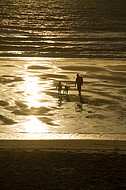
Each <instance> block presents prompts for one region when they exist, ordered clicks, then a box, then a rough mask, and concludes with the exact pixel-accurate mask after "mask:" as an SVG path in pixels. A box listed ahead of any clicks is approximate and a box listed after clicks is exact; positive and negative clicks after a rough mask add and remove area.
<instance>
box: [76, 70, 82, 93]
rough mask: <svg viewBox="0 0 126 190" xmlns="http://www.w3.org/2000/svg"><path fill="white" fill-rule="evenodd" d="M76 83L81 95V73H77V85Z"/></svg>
mask: <svg viewBox="0 0 126 190" xmlns="http://www.w3.org/2000/svg"><path fill="white" fill-rule="evenodd" d="M76 84H77V90H78V92H79V96H81V85H83V78H82V77H80V76H79V74H77V78H76V82H75V86H76Z"/></svg>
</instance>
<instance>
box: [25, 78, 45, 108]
mask: <svg viewBox="0 0 126 190" xmlns="http://www.w3.org/2000/svg"><path fill="white" fill-rule="evenodd" d="M38 83H39V80H38V77H33V76H26V77H25V86H26V89H25V96H26V102H27V105H28V106H29V107H32V106H33V107H39V106H40V102H39V100H40V99H41V97H42V94H41V93H40V92H41V90H42V89H41V87H40V86H39V85H38Z"/></svg>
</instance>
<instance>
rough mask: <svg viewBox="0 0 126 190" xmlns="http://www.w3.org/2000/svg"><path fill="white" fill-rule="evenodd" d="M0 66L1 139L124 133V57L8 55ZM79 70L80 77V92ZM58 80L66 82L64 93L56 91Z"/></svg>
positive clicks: (125, 124) (125, 120) (125, 116)
mask: <svg viewBox="0 0 126 190" xmlns="http://www.w3.org/2000/svg"><path fill="white" fill-rule="evenodd" d="M0 68H1V70H0V74H1V76H0V88H1V91H2V94H1V99H0V108H1V113H0V128H1V134H0V135H1V136H0V138H1V139H25V138H26V139H27V138H28V139H32V138H33V139H35V138H37V139H38V138H39V139H42V138H43V136H44V135H47V134H49V135H50V134H53V135H56V134H63V135H64V134H70V135H73V134H75V135H80V134H81V135H82V134H92V135H93V134H99V135H102V134H120V138H121V134H122V135H125V134H126V128H125V126H126V101H125V100H126V99H125V92H126V85H125V81H126V75H125V74H126V65H125V61H116V60H113V61H112V60H106V61H105V60H88V59H49V58H47V59H37V58H36V59H35V58H34V59H32V58H31V59H30V58H27V59H25V58H24V60H23V59H22V60H21V59H20V58H19V59H17V58H15V59H13V58H12V59H9V58H8V59H7V58H6V59H1V62H0ZM77 73H79V74H80V75H81V76H82V77H83V80H84V85H83V87H82V96H81V97H79V96H78V92H77V89H76V87H75V79H76V74H77ZM59 81H61V82H62V85H63V86H65V85H68V86H69V87H70V89H69V93H68V95H67V94H63V93H62V94H61V95H59V94H58V92H57V90H56V85H57V84H58V82H59ZM37 134H39V135H38V136H37ZM34 135H35V137H34ZM52 138H53V137H52ZM78 138H80V137H79V136H78ZM111 138H112V139H115V137H114V136H113V137H111Z"/></svg>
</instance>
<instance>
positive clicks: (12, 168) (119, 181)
mask: <svg viewBox="0 0 126 190" xmlns="http://www.w3.org/2000/svg"><path fill="white" fill-rule="evenodd" d="M125 153H126V142H125V141H112V140H110V141H108V140H107V141H106V140H105V141H103V140H52V141H50V140H31V141H30V140H21V141H20V140H14V141H12V140H9V141H7V140H6V141H3V140H2V141H0V162H1V165H0V167H1V172H0V188H1V189H8V190H9V189H14V190H15V189H93V190H95V189H97V190H101V189H109V190H116V189H121V190H123V189H125V188H126V181H125V175H126V169H125V165H126V156H125Z"/></svg>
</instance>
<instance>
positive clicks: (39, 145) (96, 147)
mask: <svg viewBox="0 0 126 190" xmlns="http://www.w3.org/2000/svg"><path fill="white" fill-rule="evenodd" d="M3 150H4V151H10V150H11V151H13V150H17V151H24V150H25V151H34V150H39V151H56V152H59V151H61V152H62V151H63V152H67V151H70V152H75V153H90V154H92V153H98V154H101V153H104V154H105V153H107V154H111V153H118V154H126V141H125V140H87V139H86V140H82V139H72V140H65V139H62V140H58V139H57V140H0V151H3Z"/></svg>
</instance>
